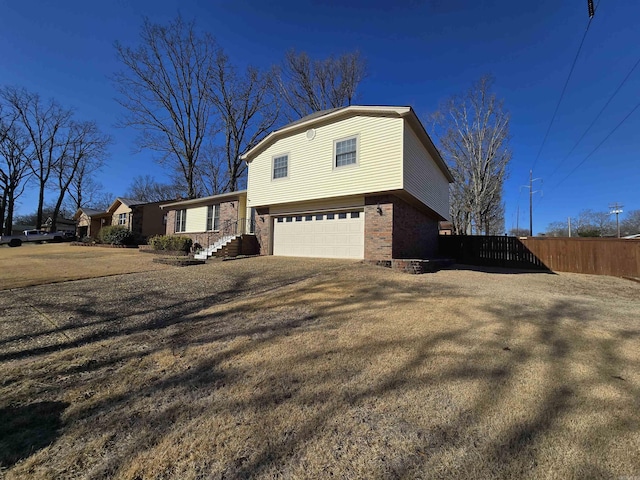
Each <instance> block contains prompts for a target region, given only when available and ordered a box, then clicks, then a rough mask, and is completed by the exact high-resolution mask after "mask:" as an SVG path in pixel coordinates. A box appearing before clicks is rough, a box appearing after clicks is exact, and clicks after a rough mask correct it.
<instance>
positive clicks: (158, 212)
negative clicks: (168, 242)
mask: <svg viewBox="0 0 640 480" xmlns="http://www.w3.org/2000/svg"><path fill="white" fill-rule="evenodd" d="M161 203H164V202H142V201H140V200H134V199H131V198H123V197H118V198H116V199H115V201H114V202H113V203H112V204H111V206H110V207H109V208H108V209H107V213H109V214H110V215H111V225H120V226H122V227H126V228H127V229H129V231H131V232H133V233H135V234H136V235H140V236H142V237H145V238H147V237H151V236H153V235H164V233H165V228H166V227H165V223H166V219H165V216H164V212H163V211H162V209H161V208H160V204H161Z"/></svg>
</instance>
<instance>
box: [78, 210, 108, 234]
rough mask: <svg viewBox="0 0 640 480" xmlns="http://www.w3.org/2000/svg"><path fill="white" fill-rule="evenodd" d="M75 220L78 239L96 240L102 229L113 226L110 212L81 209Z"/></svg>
mask: <svg viewBox="0 0 640 480" xmlns="http://www.w3.org/2000/svg"><path fill="white" fill-rule="evenodd" d="M73 219H74V220H75V221H76V235H77V237H78V238H84V237H93V238H95V237H97V236H98V232H99V231H100V229H101V228H102V227H106V226H107V225H111V215H110V214H109V213H108V212H105V211H104V210H94V209H92V208H79V209H78V211H77V212H76V213H75V215H74V216H73Z"/></svg>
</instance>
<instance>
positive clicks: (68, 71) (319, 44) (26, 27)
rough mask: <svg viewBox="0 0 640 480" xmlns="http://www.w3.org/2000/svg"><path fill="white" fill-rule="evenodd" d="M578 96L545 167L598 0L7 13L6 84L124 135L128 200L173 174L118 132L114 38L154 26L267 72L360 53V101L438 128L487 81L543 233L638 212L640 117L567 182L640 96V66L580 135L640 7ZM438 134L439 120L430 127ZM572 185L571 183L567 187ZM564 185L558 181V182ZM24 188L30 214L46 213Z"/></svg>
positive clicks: (637, 44)
mask: <svg viewBox="0 0 640 480" xmlns="http://www.w3.org/2000/svg"><path fill="white" fill-rule="evenodd" d="M596 3H597V4H598V9H597V11H596V16H595V18H594V19H593V21H592V23H591V26H590V28H589V31H588V34H587V37H586V40H585V43H584V46H583V48H582V52H581V54H580V57H579V58H578V61H577V63H576V67H575V70H574V72H573V76H572V78H571V80H570V82H569V84H568V87H567V91H566V93H565V96H564V99H563V101H562V103H561V105H560V108H559V110H558V114H557V116H556V119H555V121H554V123H553V125H552V127H551V130H550V133H549V136H548V139H547V141H546V143H545V145H544V148H543V150H542V152H541V154H540V156H539V158H538V160H537V161H536V160H535V159H536V157H537V156H538V152H539V151H540V148H541V145H542V142H543V138H544V135H545V132H546V130H547V127H548V126H549V122H550V120H551V116H552V114H553V111H554V109H555V107H556V104H557V102H558V99H559V96H560V92H561V90H562V87H563V85H564V82H565V80H566V78H567V75H568V73H569V69H570V66H571V63H572V61H573V59H574V56H575V54H576V52H577V50H578V46H579V44H580V40H581V38H582V35H583V33H584V31H585V28H586V26H587V22H588V15H587V0H564V1H562V2H558V1H557V0H539V1H530V2H524V1H516V2H514V1H512V0H504V1H503V0H496V1H489V0H484V1H483V0H433V1H412V0H406V1H398V2H388V1H385V2H376V1H360V0H356V1H349V2H333V1H324V2H321V1H316V2H304V1H296V2H277V1H276V2H258V1H233V2H218V1H207V2H204V1H201V2H197V1H189V0H186V1H185V0H183V1H180V2H175V1H163V0H157V1H147V0H136V1H123V0H113V1H108V2H107V1H103V2H87V1H76V0H73V1H67V0H58V1H25V2H5V3H4V5H3V7H1V8H2V11H1V12H0V85H18V86H24V87H26V88H27V89H29V90H32V91H36V92H39V93H40V94H41V95H42V96H44V97H54V98H56V99H57V100H58V101H59V102H61V103H62V104H64V105H65V106H73V107H75V109H76V112H77V113H76V116H77V118H79V119H87V120H96V121H97V122H98V124H99V125H100V126H101V128H102V129H103V130H105V131H108V132H109V133H111V134H112V135H113V137H114V138H115V144H114V145H113V146H112V148H111V157H110V159H109V166H108V168H105V169H104V171H103V172H102V173H101V175H100V177H99V180H100V181H101V182H102V183H103V184H104V186H105V188H106V190H108V191H110V192H112V193H114V194H115V195H121V194H123V193H124V191H125V190H126V189H127V187H128V185H129V179H130V178H131V177H133V176H135V175H142V174H151V175H153V176H155V177H156V179H158V180H160V181H163V180H165V177H164V173H163V171H162V170H161V169H160V168H159V167H158V166H157V165H156V164H155V163H154V162H153V160H152V155H151V153H148V152H142V153H134V152H133V147H134V139H135V132H132V131H129V130H125V129H117V128H114V124H115V123H116V121H117V119H118V116H119V115H121V114H122V113H123V112H122V110H121V109H120V107H119V106H118V104H117V103H116V102H115V101H114V97H115V92H114V89H113V87H112V85H111V83H110V81H109V76H110V75H111V74H113V72H115V71H116V70H118V68H119V65H118V63H117V61H116V57H115V51H114V48H113V43H114V42H115V41H116V40H118V41H120V42H121V43H123V44H125V45H134V44H135V43H136V42H137V39H138V33H139V29H140V25H141V23H142V18H143V17H144V16H147V17H149V18H150V19H151V20H152V21H153V22H158V23H166V22H168V21H169V20H170V19H171V18H173V17H175V15H176V14H177V13H181V14H182V15H183V17H185V18H187V19H191V18H195V19H196V21H197V25H198V27H199V28H200V29H203V30H207V31H209V32H211V33H212V34H213V35H214V36H215V37H216V38H217V40H218V42H219V43H220V44H221V46H222V47H223V48H224V49H225V51H226V52H227V53H228V54H229V56H230V57H231V58H232V59H233V60H234V62H236V63H237V64H239V65H245V64H253V65H257V66H261V67H268V66H269V65H271V64H273V63H277V62H280V61H281V59H282V58H283V57H284V54H285V52H286V51H287V50H288V49H290V48H295V49H296V50H304V51H307V52H308V53H309V54H311V55H312V56H316V57H324V56H327V55H329V54H331V53H341V52H345V51H351V50H354V49H358V50H360V51H361V52H362V54H363V55H364V56H365V58H366V59H367V62H368V68H369V76H368V77H367V78H366V79H365V80H364V81H363V83H362V85H361V89H360V91H359V97H358V99H357V103H360V104H367V105H373V104H380V105H411V106H412V107H413V108H414V109H415V110H416V112H417V113H418V116H419V117H421V118H422V119H423V120H426V117H427V115H428V114H429V113H430V112H432V111H433V110H435V109H436V108H437V107H438V105H439V103H440V102H441V101H442V100H444V99H446V98H447V97H449V96H450V95H452V94H455V93H462V92H464V91H465V90H466V89H467V88H468V87H469V86H470V85H471V84H472V83H473V82H474V81H476V80H477V79H478V78H479V77H480V76H481V75H483V74H485V73H490V74H492V75H494V77H495V91H496V93H497V94H498V96H499V97H501V98H503V99H504V101H505V106H506V108H507V109H508V110H509V111H510V112H511V117H512V119H511V135H512V138H511V147H512V150H513V161H512V163H511V166H510V177H509V179H508V180H507V182H506V184H505V201H506V206H507V214H506V227H507V229H509V228H512V227H514V226H515V224H516V210H517V207H518V205H519V206H520V220H519V225H520V226H521V227H523V226H525V227H526V226H528V192H527V190H526V189H521V185H525V184H526V183H527V181H528V176H529V169H530V168H531V167H532V165H533V164H534V162H535V166H536V168H535V171H534V176H535V177H541V178H542V179H543V182H542V184H541V183H540V182H537V183H536V189H541V190H542V191H543V196H540V195H539V194H536V195H535V201H534V232H540V231H543V230H544V228H545V227H546V226H547V224H548V223H549V222H552V221H555V220H566V217H567V216H570V215H571V216H575V215H577V214H578V212H579V211H580V210H583V209H586V208H590V209H594V210H599V211H604V210H607V208H608V205H609V204H610V203H612V202H619V203H622V204H624V210H625V211H627V210H632V209H640V161H639V160H640V133H639V131H640V108H638V110H636V111H635V112H634V113H633V114H632V115H631V116H629V118H628V119H627V120H626V121H625V122H624V123H623V124H622V125H621V126H620V127H619V128H618V129H617V130H616V131H615V133H614V134H613V135H611V137H610V138H609V139H608V140H607V141H606V142H605V143H604V144H603V145H602V146H601V147H600V148H599V149H598V150H597V151H596V152H595V153H593V154H592V155H591V156H590V157H589V158H588V159H587V160H586V161H585V162H584V164H582V165H581V166H580V167H579V168H578V169H577V170H576V171H575V172H574V173H572V174H571V175H569V177H568V178H566V179H565V177H567V175H568V174H569V173H570V172H571V171H572V170H573V169H574V168H575V167H576V166H577V165H578V164H579V163H580V162H582V161H583V160H584V159H585V157H587V155H589V154H590V153H591V152H592V151H593V149H594V148H595V147H596V146H597V145H598V144H599V143H600V142H601V141H602V140H603V139H604V138H605V137H606V136H607V135H608V134H609V133H610V132H611V130H613V129H614V127H615V126H616V125H617V124H618V123H619V122H620V121H621V120H622V119H623V118H624V117H625V116H626V115H627V114H629V112H631V111H632V109H633V108H634V107H635V106H636V105H637V104H638V102H640V66H639V67H638V68H637V69H636V70H635V71H634V72H633V74H632V75H631V76H630V78H629V80H628V81H627V82H626V84H625V85H624V87H623V88H622V89H621V90H620V92H619V93H618V94H617V96H616V97H615V98H614V100H613V101H612V102H611V104H610V105H609V106H608V108H607V109H606V110H605V111H604V113H603V115H602V116H601V117H600V119H599V120H598V122H597V123H596V124H595V125H594V127H593V128H592V129H591V130H590V131H589V133H588V135H587V136H586V138H585V139H584V140H583V141H582V142H581V143H580V144H579V145H578V147H577V148H576V149H575V150H574V152H573V154H572V155H571V156H569V157H568V158H566V156H567V154H568V153H569V151H570V150H571V148H572V147H573V146H574V144H575V142H576V141H577V140H578V138H579V137H580V136H581V135H582V133H583V132H584V130H585V129H586V128H587V127H588V125H589V124H590V123H591V121H592V120H593V119H594V118H595V116H596V115H597V113H598V112H599V111H600V109H601V108H602V107H603V105H604V104H605V103H606V101H607V100H608V98H609V96H610V95H611V94H612V93H613V91H614V90H615V89H616V87H617V86H618V84H619V83H620V82H621V81H622V80H623V78H624V77H625V76H626V75H627V73H628V72H629V71H630V70H631V68H632V67H633V65H634V64H635V63H636V62H637V61H638V59H639V58H640V28H638V19H639V18H640V2H638V1H637V0H618V1H616V2H612V1H611V0H602V1H601V2H598V0H596ZM425 126H427V128H428V125H426V122H425ZM559 182H561V183H560V184H559ZM558 184H559V185H558ZM34 198H35V196H34V195H29V194H25V197H24V198H23V199H21V202H20V205H19V206H18V212H19V213H27V212H30V211H33V210H35V202H34Z"/></svg>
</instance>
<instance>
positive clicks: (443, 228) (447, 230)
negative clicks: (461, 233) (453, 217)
mask: <svg viewBox="0 0 640 480" xmlns="http://www.w3.org/2000/svg"><path fill="white" fill-rule="evenodd" d="M438 229H439V233H440V235H453V223H451V222H439V224H438Z"/></svg>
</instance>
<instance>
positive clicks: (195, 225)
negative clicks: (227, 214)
mask: <svg viewBox="0 0 640 480" xmlns="http://www.w3.org/2000/svg"><path fill="white" fill-rule="evenodd" d="M206 228H207V207H206V206H203V207H194V208H188V209H187V222H186V227H185V230H184V231H185V232H186V233H196V232H204V231H206Z"/></svg>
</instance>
